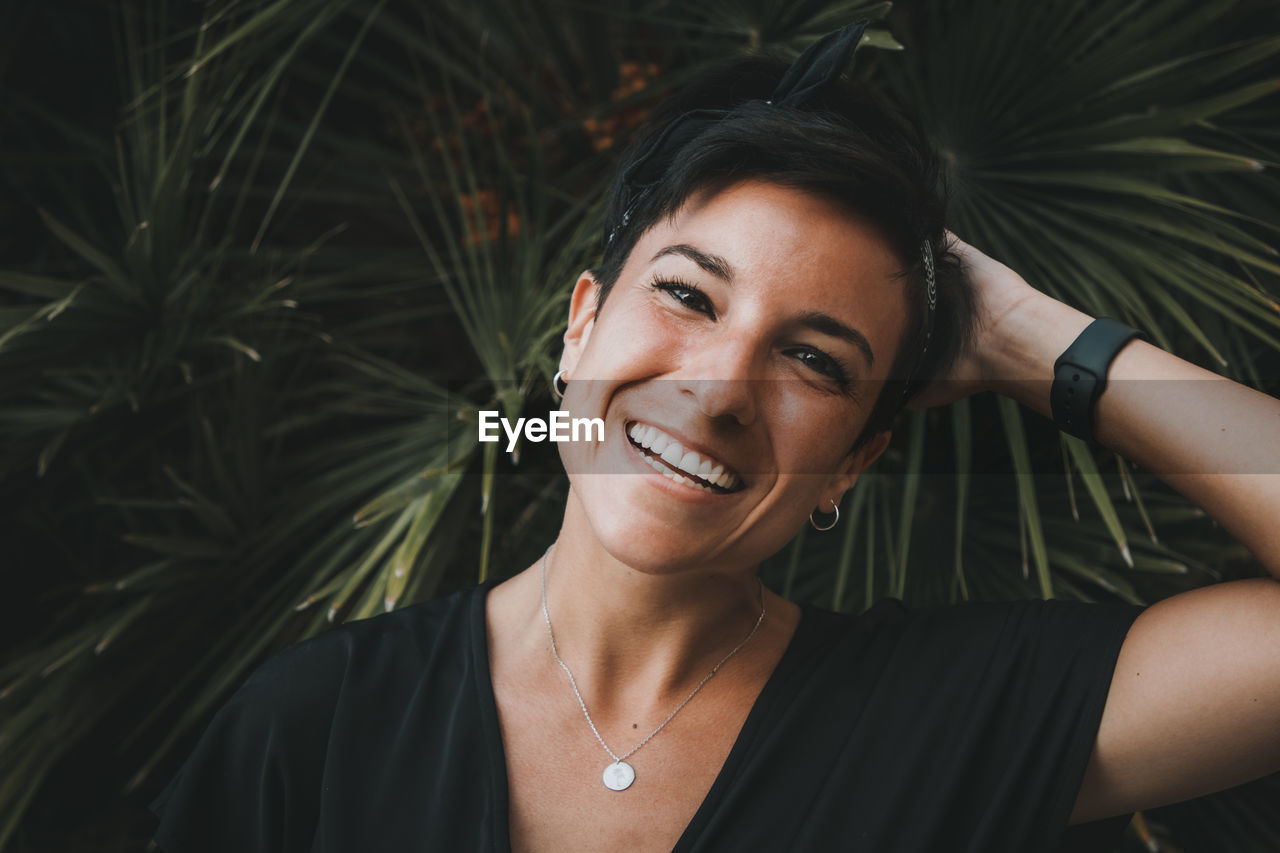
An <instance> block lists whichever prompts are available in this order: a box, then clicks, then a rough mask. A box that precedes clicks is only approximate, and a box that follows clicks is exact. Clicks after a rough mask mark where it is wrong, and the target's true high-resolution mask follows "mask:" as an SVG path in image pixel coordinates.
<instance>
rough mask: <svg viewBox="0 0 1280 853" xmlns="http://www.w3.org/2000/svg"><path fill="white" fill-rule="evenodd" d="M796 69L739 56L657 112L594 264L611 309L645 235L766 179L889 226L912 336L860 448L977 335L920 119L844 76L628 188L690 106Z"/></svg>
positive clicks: (729, 98)
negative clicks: (637, 190) (925, 252)
mask: <svg viewBox="0 0 1280 853" xmlns="http://www.w3.org/2000/svg"><path fill="white" fill-rule="evenodd" d="M787 67H788V66H787V63H786V62H783V61H781V60H778V59H775V58H772V57H767V56H747V57H742V58H739V59H735V60H730V61H729V62H726V63H724V64H722V65H719V66H717V67H715V68H713V69H711V70H709V71H707V72H704V73H703V74H701V75H699V76H698V77H697V78H695V79H694V80H692V81H691V82H689V83H688V84H687V85H686V86H685V87H684V88H683V89H682V90H681V91H680V92H678V93H677V94H676V95H674V96H672V97H671V98H669V99H667V100H666V101H665V102H663V103H662V104H661V105H659V106H658V107H657V108H656V109H654V111H653V112H652V113H651V114H650V116H649V117H648V119H647V120H646V122H645V125H644V126H643V127H642V128H641V130H640V132H639V133H638V134H637V136H636V138H635V139H634V140H633V141H632V143H631V144H630V145H629V146H628V148H627V150H626V151H625V152H624V154H623V158H622V162H621V163H620V164H619V168H618V172H617V177H616V178H615V179H614V182H613V186H612V188H611V190H610V193H609V199H608V201H607V203H606V207H605V211H606V212H605V234H606V235H607V234H609V233H610V231H613V234H614V236H613V237H612V239H611V240H610V241H609V243H608V244H607V245H606V247H605V250H604V255H603V257H602V259H601V262H600V265H599V266H598V267H597V268H596V269H594V270H592V274H593V275H594V277H595V279H596V281H597V282H599V284H600V296H599V300H598V302H597V306H596V309H597V311H598V310H599V309H600V308H601V307H602V306H603V305H604V301H605V299H606V298H607V297H608V295H609V291H610V289H611V288H612V287H613V285H614V284H615V283H616V282H617V280H618V277H619V275H620V274H621V272H622V268H623V266H624V265H625V264H626V261H627V258H628V256H629V255H630V254H631V250H632V249H633V248H634V247H635V244H636V241H637V240H639V238H640V236H641V235H643V234H644V233H645V232H646V231H648V230H649V229H650V228H652V227H653V226H654V225H655V224H657V223H658V221H659V220H661V219H662V218H664V217H669V216H672V215H674V214H675V213H676V212H677V211H678V210H679V209H680V208H681V206H682V205H683V204H684V203H685V202H686V201H687V200H688V199H689V198H690V197H691V196H693V195H694V194H695V193H697V192H699V191H702V190H713V191H714V190H718V189H723V188H725V187H727V186H728V185H730V184H732V183H736V182H738V181H742V180H748V179H755V180H763V181H766V182H768V183H773V184H777V185H780V186H785V187H790V188H794V189H798V190H802V191H805V192H809V193H812V194H814V195H817V196H819V197H822V198H825V199H828V200H831V201H834V202H835V203H837V204H839V205H841V206H843V207H844V208H845V209H847V210H849V211H851V212H853V213H854V214H856V215H858V216H859V218H861V219H863V220H865V221H867V222H868V223H870V224H872V225H873V226H875V227H877V228H878V229H879V230H880V233H881V235H882V236H883V237H884V238H885V240H886V241H887V242H888V244H889V245H890V246H891V247H892V249H893V250H894V252H895V253H896V254H897V256H898V258H899V259H901V260H902V261H903V262H904V269H903V271H902V274H901V277H902V278H905V279H906V281H907V304H908V322H907V326H906V330H907V331H906V333H905V334H904V335H903V338H902V341H901V343H900V344H899V347H898V350H897V352H896V353H895V354H894V359H893V362H892V365H891V367H890V372H889V381H888V382H887V383H885V385H884V387H883V388H882V389H881V391H880V394H879V396H878V398H877V400H876V403H875V405H874V406H873V407H872V410H871V414H870V416H869V417H868V419H867V423H866V425H865V426H864V427H863V429H862V431H861V433H859V435H858V436H857V437H856V438H855V440H854V444H853V449H852V450H853V451H856V450H857V449H858V448H860V447H861V446H862V445H863V444H864V443H865V442H866V441H868V440H869V439H870V438H871V437H872V436H873V435H875V434H876V433H878V432H881V431H883V430H886V429H888V428H889V427H890V425H891V424H892V422H893V419H894V417H895V416H896V415H897V414H898V412H899V411H900V410H901V407H902V405H903V404H904V403H905V401H906V400H905V398H904V389H905V388H906V387H907V380H908V379H912V383H911V388H912V393H914V391H915V390H918V389H919V388H920V387H922V386H923V385H924V384H925V383H927V381H928V380H929V379H931V378H933V377H935V376H938V375H941V374H942V373H944V372H945V371H946V370H947V369H948V368H949V367H950V366H951V365H952V364H953V363H954V362H955V360H956V358H957V357H958V356H959V355H960V354H961V353H962V352H964V351H965V349H966V348H967V347H968V346H969V345H970V341H971V334H972V326H973V322H974V317H975V313H976V308H975V299H974V294H973V290H972V288H971V286H970V285H969V283H968V282H967V281H966V279H965V277H964V274H963V273H962V271H961V269H960V264H959V259H958V258H957V257H956V255H955V254H954V253H952V252H950V251H949V250H948V246H946V244H945V241H944V239H943V238H944V228H945V225H944V222H945V218H946V206H947V194H946V186H945V177H944V174H943V171H942V168H941V163H940V159H939V157H938V154H937V152H936V151H935V150H934V148H933V146H932V145H931V144H930V143H929V141H928V138H927V136H926V135H925V133H924V131H923V129H922V128H921V126H920V124H919V122H918V121H917V120H915V119H914V118H911V117H909V116H907V115H906V114H905V113H903V112H902V111H901V110H899V109H898V108H896V107H895V106H893V105H892V104H890V103H889V102H888V101H886V100H885V99H884V98H882V97H881V96H879V95H877V94H876V93H875V92H873V91H872V90H871V89H870V88H869V87H867V86H866V85H864V84H859V83H855V82H852V81H849V80H844V79H842V80H840V81H838V82H836V83H833V84H831V85H828V86H826V87H825V88H824V89H822V90H821V91H819V92H818V93H816V94H815V95H814V96H813V97H811V98H810V99H809V100H808V102H807V103H806V104H805V105H804V106H803V107H802V108H799V109H796V108H786V107H780V106H774V105H769V106H764V105H762V104H758V105H753V106H754V107H756V108H751V109H745V108H744V109H741V110H735V111H734V112H731V113H729V114H728V115H727V116H726V117H725V118H723V119H722V120H720V121H718V122H716V123H715V124H714V125H713V126H711V127H710V128H709V129H707V130H706V131H705V132H703V133H701V134H699V135H698V136H696V137H695V138H694V139H693V140H691V141H690V142H689V143H688V144H686V145H685V146H684V147H683V148H681V149H680V150H679V153H678V154H677V156H676V157H675V158H674V160H673V162H671V163H670V165H669V166H668V167H667V169H666V171H665V174H664V175H663V177H662V178H661V180H659V181H658V182H657V183H656V184H655V185H653V186H652V187H651V188H650V189H649V190H648V191H646V192H645V193H643V194H642V195H641V196H640V197H639V199H638V200H637V199H636V198H635V197H634V195H633V197H630V198H629V197H628V193H627V191H626V190H627V188H626V187H625V186H624V183H623V176H624V175H626V174H627V170H628V168H629V167H630V166H631V165H632V164H633V163H634V162H635V161H636V160H637V159H638V157H639V156H640V155H641V154H642V153H643V152H644V151H645V149H646V148H647V147H648V145H649V143H650V142H651V141H652V140H653V139H655V138H656V137H657V135H658V134H660V133H661V132H662V130H663V128H665V127H666V126H667V125H668V124H670V123H671V122H672V121H674V120H675V119H677V118H679V117H680V116H682V115H683V114H684V113H686V112H688V111H690V110H697V109H710V110H731V109H733V108H734V107H737V106H739V105H741V104H743V103H744V102H747V101H752V100H761V101H763V100H764V99H767V98H769V96H770V94H771V93H772V92H773V90H774V88H775V87H776V86H777V84H778V82H779V80H780V79H781V78H782V75H783V73H784V72H785V71H786V69H787ZM628 205H630V207H629V209H627V206H628ZM624 212H626V213H627V221H626V223H625V225H623V224H622V221H623V213H624ZM925 240H928V241H929V244H930V246H931V247H932V248H933V254H934V258H935V262H934V268H935V283H936V287H937V303H936V310H935V316H934V326H933V332H932V336H931V337H930V339H929V347H928V350H927V352H926V355H925V357H924V360H923V361H922V362H921V363H920V364H918V365H917V359H918V358H919V354H920V351H921V348H922V347H923V345H924V314H925V310H926V307H925V305H926V303H925V299H926V297H925V275H924V267H923V260H922V257H921V255H922V251H921V244H922V242H923V241H925ZM913 368H914V376H913V377H912V376H910V375H909V374H911V373H912V370H913ZM851 452H852V451H851Z"/></svg>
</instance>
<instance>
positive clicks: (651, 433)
mask: <svg viewBox="0 0 1280 853" xmlns="http://www.w3.org/2000/svg"><path fill="white" fill-rule="evenodd" d="M627 434H628V435H629V436H630V437H631V440H632V441H634V442H635V443H636V444H638V445H640V446H641V447H643V448H645V449H646V450H648V451H650V452H651V453H653V454H655V455H657V456H658V457H659V458H661V459H662V460H663V461H664V462H667V463H669V464H670V465H671V466H672V467H675V468H679V469H680V470H681V471H684V472H686V473H688V474H691V475H692V478H691V477H684V476H682V475H680V474H676V473H675V472H674V471H672V470H671V469H670V468H668V467H666V466H665V465H660V464H659V463H658V462H657V461H656V460H654V459H651V458H650V457H648V456H645V455H644V454H641V456H642V458H644V460H645V461H646V462H648V463H649V464H650V466H651V467H653V468H654V469H655V470H657V471H661V472H662V473H663V474H665V475H667V477H668V478H669V479H672V480H675V481H676V482H678V483H684V484H685V485H689V486H694V487H696V488H700V489H705V490H706V491H711V490H710V489H707V488H706V486H705V485H704V482H705V483H714V484H715V485H717V486H719V487H720V488H722V489H730V490H732V489H733V488H735V487H736V486H737V485H738V478H737V477H736V476H734V475H733V474H732V473H731V472H729V471H726V470H725V467H724V465H722V464H720V463H718V462H712V460H710V459H704V458H703V457H702V456H700V455H699V454H698V453H697V452H696V451H693V450H685V449H684V448H683V447H682V446H681V445H680V442H678V441H676V440H675V439H674V438H672V437H671V436H669V435H667V434H666V433H664V432H662V431H660V430H658V429H657V428H655V427H652V426H649V425H648V424H638V423H637V424H632V425H631V429H630V430H629V431H628V433H627ZM693 478H697V479H693Z"/></svg>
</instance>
